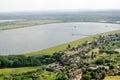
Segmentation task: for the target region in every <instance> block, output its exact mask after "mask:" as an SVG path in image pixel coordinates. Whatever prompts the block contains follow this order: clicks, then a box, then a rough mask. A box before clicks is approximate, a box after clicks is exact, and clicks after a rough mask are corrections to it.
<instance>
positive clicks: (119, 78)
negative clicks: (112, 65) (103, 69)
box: [104, 76, 120, 80]
mask: <svg viewBox="0 0 120 80" xmlns="http://www.w3.org/2000/svg"><path fill="white" fill-rule="evenodd" d="M104 80H120V76H107V77H105V79H104Z"/></svg>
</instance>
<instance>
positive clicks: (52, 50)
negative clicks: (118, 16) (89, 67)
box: [23, 30, 120, 56]
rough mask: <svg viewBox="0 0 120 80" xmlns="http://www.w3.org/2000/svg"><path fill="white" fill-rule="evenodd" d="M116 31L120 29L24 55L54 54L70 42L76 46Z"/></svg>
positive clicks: (118, 31)
mask: <svg viewBox="0 0 120 80" xmlns="http://www.w3.org/2000/svg"><path fill="white" fill-rule="evenodd" d="M114 33H120V30H115V31H110V32H105V33H101V34H96V35H93V36H89V37H85V38H81V39H78V40H75V41H72V42H68V43H65V44H61V45H58V46H54V47H51V48H47V49H43V50H40V51H36V52H30V53H25V54H23V55H25V56H40V55H44V54H46V55H52V54H53V53H54V52H58V51H62V50H65V49H66V48H67V46H68V44H70V45H71V46H72V47H75V46H77V45H79V44H82V43H84V42H85V41H92V40H94V38H95V37H98V36H99V35H108V34H114Z"/></svg>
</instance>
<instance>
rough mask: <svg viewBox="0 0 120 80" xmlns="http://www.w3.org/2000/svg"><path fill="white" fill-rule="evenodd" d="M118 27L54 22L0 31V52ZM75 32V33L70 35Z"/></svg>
mask: <svg viewBox="0 0 120 80" xmlns="http://www.w3.org/2000/svg"><path fill="white" fill-rule="evenodd" d="M118 29H120V25H119V24H106V23H85V22H82V23H80V22H78V23H55V24H47V25H39V26H34V27H27V28H19V29H12V30H5V31H0V54H20V53H26V52H32V51H37V50H41V49H45V48H48V47H52V46H55V45H58V44H61V43H65V42H69V41H73V40H76V39H79V38H82V37H86V36H85V35H93V34H97V33H101V32H107V31H112V30H118ZM72 34H77V35H74V36H73V35H72Z"/></svg>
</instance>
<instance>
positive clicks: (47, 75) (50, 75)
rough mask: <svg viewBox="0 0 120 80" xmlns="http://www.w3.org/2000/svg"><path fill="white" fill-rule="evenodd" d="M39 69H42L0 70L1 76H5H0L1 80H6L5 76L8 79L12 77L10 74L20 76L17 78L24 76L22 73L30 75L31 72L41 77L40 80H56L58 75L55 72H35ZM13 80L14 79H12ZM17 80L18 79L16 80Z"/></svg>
mask: <svg viewBox="0 0 120 80" xmlns="http://www.w3.org/2000/svg"><path fill="white" fill-rule="evenodd" d="M37 69H40V67H22V68H6V69H0V74H3V75H4V76H0V80H6V79H4V78H5V76H6V77H9V78H11V77H12V76H11V77H10V74H13V75H14V74H16V75H17V74H18V76H17V77H22V74H21V73H26V74H27V73H28V72H29V71H30V72H33V75H35V74H37V75H38V76H39V78H40V79H39V80H55V78H56V73H55V72H50V71H46V70H43V71H41V72H38V73H37V72H34V71H36V70H37ZM10 80H11V79H10ZM12 80H13V79H12ZM15 80H16V79H15ZM24 80H31V79H30V78H28V79H27V78H26V79H24Z"/></svg>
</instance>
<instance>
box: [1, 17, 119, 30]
mask: <svg viewBox="0 0 120 80" xmlns="http://www.w3.org/2000/svg"><path fill="white" fill-rule="evenodd" d="M30 21H33V23H32V24H29V23H30ZM34 21H36V22H34ZM40 21H41V22H40ZM44 21H45V22H44ZM12 22H13V23H14V22H15V23H14V24H12V25H11V24H8V25H6V26H0V31H4V30H11V29H19V28H27V27H33V26H39V25H46V24H54V23H72V22H67V21H62V20H52V19H51V20H25V21H12ZM21 22H22V23H26V22H27V24H21ZM75 22H81V23H105V24H118V25H119V24H120V23H115V22H99V21H86V22H83V21H75ZM75 22H74V21H73V23H75ZM6 23H7V22H6ZM19 23H20V24H19Z"/></svg>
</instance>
